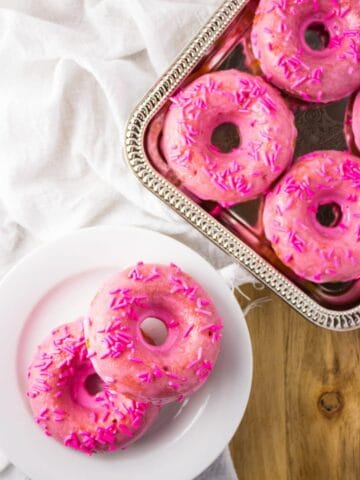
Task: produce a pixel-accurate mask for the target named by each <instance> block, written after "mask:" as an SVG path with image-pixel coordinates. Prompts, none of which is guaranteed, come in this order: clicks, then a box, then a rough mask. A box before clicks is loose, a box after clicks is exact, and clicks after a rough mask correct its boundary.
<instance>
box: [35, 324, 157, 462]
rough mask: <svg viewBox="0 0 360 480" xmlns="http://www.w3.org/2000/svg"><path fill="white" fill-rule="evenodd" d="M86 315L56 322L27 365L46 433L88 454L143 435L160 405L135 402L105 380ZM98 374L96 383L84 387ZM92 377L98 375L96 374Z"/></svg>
mask: <svg viewBox="0 0 360 480" xmlns="http://www.w3.org/2000/svg"><path fill="white" fill-rule="evenodd" d="M82 324H83V321H82V319H80V320H78V321H76V322H73V323H69V324H67V325H63V326H61V327H59V328H56V329H55V330H54V331H53V332H52V334H51V335H50V336H49V337H48V338H46V339H45V340H44V341H43V342H42V343H41V345H40V346H39V347H38V350H37V353H36V355H35V357H34V359H33V361H32V363H31V365H30V367H29V372H28V392H27V397H28V399H29V402H30V406H31V409H32V412H33V415H34V419H35V421H36V423H38V424H39V425H40V427H41V428H42V430H43V431H44V433H45V434H46V435H48V436H52V437H54V438H55V439H56V440H58V441H59V442H61V443H63V444H64V445H65V446H67V447H72V448H74V449H76V450H80V451H82V452H85V453H87V454H89V455H91V454H93V453H95V452H97V451H105V450H108V451H111V450H116V449H118V448H124V447H126V446H128V445H129V444H130V443H133V442H134V441H135V440H137V439H138V438H140V437H141V436H142V435H143V434H144V433H145V431H146V430H147V429H148V428H149V427H150V425H151V424H152V423H153V421H154V420H155V418H156V416H157V413H158V408H157V407H155V406H153V405H150V404H149V403H140V402H135V401H134V400H131V399H129V398H127V397H126V396H124V395H121V394H119V393H116V392H114V391H113V389H112V379H110V378H105V379H104V380H105V381H106V382H102V381H101V380H100V379H99V378H98V376H97V374H96V372H95V370H94V368H93V366H92V364H91V361H90V359H89V357H91V355H89V354H88V351H87V349H86V345H85V339H84V335H83V325H82ZM93 375H95V376H96V377H95V378H97V385H95V386H96V387H97V388H96V389H95V390H93V391H92V392H91V393H89V391H88V390H87V389H86V388H85V382H86V379H88V377H90V376H93ZM92 378H94V377H92Z"/></svg>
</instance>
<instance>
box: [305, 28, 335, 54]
mask: <svg viewBox="0 0 360 480" xmlns="http://www.w3.org/2000/svg"><path fill="white" fill-rule="evenodd" d="M304 37H305V43H306V45H307V46H308V47H309V48H310V49H311V50H313V51H315V52H322V51H323V50H326V49H327V48H328V46H329V43H330V33H329V30H328V29H327V28H326V25H325V24H324V23H321V22H312V23H310V25H308V26H307V28H306V29H305V32H304Z"/></svg>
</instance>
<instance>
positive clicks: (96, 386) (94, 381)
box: [84, 373, 104, 397]
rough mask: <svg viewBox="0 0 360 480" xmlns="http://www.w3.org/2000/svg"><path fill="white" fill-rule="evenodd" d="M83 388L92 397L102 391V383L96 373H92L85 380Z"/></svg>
mask: <svg viewBox="0 0 360 480" xmlns="http://www.w3.org/2000/svg"><path fill="white" fill-rule="evenodd" d="M84 388H85V390H86V391H87V393H88V394H89V395H90V396H92V397H93V396H94V395H96V394H97V393H100V392H102V391H103V390H104V382H103V381H102V379H101V378H100V377H99V375H98V374H97V373H92V374H91V375H89V376H87V377H86V378H85V381H84Z"/></svg>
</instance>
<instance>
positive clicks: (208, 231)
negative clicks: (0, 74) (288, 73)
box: [125, 0, 360, 331]
mask: <svg viewBox="0 0 360 480" xmlns="http://www.w3.org/2000/svg"><path fill="white" fill-rule="evenodd" d="M249 1H250V0H226V1H225V2H224V3H223V5H222V6H220V8H219V9H218V10H217V11H216V12H215V14H214V15H213V16H212V17H211V18H210V20H209V21H208V22H207V24H206V25H205V26H204V27H203V29H202V30H200V32H199V33H198V34H197V35H196V36H195V38H194V39H193V41H192V42H191V43H190V44H189V45H188V47H186V48H185V49H184V51H183V52H182V53H181V54H180V55H179V56H178V58H177V59H176V60H175V62H174V63H173V65H172V66H171V67H170V68H169V69H168V71H167V72H166V73H165V74H164V75H163V76H162V77H161V78H160V79H159V80H158V82H157V83H156V84H155V86H154V87H153V88H152V89H150V91H149V92H148V94H147V95H146V96H145V97H144V98H143V100H142V101H141V102H140V103H139V105H138V106H137V107H136V108H135V110H134V111H133V113H132V115H131V117H130V119H129V121H128V124H127V127H126V134H125V154H126V157H127V160H128V163H129V165H130V167H131V169H132V170H133V172H134V173H135V175H136V176H137V177H138V178H139V180H140V181H141V182H142V184H143V185H144V186H145V187H146V188H147V189H148V190H150V191H151V192H152V193H153V194H154V195H156V196H157V197H158V198H159V199H160V200H162V202H164V203H165V204H166V205H168V206H169V207H170V208H171V209H172V210H174V211H175V212H177V213H178V214H179V215H180V216H181V217H183V218H184V219H185V220H187V221H188V222H189V223H190V224H191V225H192V226H193V227H195V228H196V229H197V230H198V231H199V232H201V233H202V234H203V235H204V236H205V237H206V238H207V239H209V240H211V241H212V242H213V243H214V244H215V245H217V246H218V247H219V248H220V249H221V250H223V251H224V252H225V253H227V254H228V255H229V256H230V257H231V258H232V259H233V260H234V261H235V262H237V263H239V264H240V265H241V266H243V267H244V268H246V269H247V270H248V271H249V272H250V273H252V274H253V275H254V276H255V277H256V278H257V279H258V280H260V281H261V282H262V283H264V284H265V285H266V286H267V287H269V288H270V289H271V290H273V291H274V292H275V293H276V294H277V295H278V296H279V297H280V298H282V299H283V300H284V301H285V302H286V303H288V304H289V305H290V306H291V307H292V308H294V309H295V310H296V311H298V312H299V313H300V314H301V315H302V316H303V317H304V318H306V319H307V320H309V321H310V322H312V323H313V324H315V325H317V326H320V327H323V328H326V329H328V330H335V331H350V330H355V329H357V328H360V306H357V307H354V308H351V309H348V310H344V311H338V310H332V309H327V308H325V307H322V306H321V305H319V304H318V303H317V302H316V301H315V300H313V299H312V298H310V297H309V296H308V295H307V294H306V293H304V292H303V291H302V290H301V289H300V288H299V287H297V286H296V285H294V284H293V283H292V282H291V281H290V280H289V279H288V278H286V277H285V276H284V275H283V274H282V273H280V272H279V271H278V270H277V269H276V268H275V267H273V266H272V265H271V264H270V263H268V262H267V261H266V260H264V259H263V258H262V257H261V256H260V255H258V254H257V253H256V252H255V251H253V250H252V249H251V248H250V247H249V246H248V245H246V244H245V243H244V242H243V241H241V240H240V239H239V238H237V237H236V236H235V235H234V234H233V233H231V232H230V231H229V230H228V229H227V228H226V227H224V226H223V225H222V224H221V223H219V222H218V221H217V220H215V219H214V218H213V217H211V216H210V215H209V214H208V213H207V212H206V211H205V210H203V209H202V208H201V207H200V206H199V205H197V204H196V203H195V202H193V201H192V200H190V199H189V198H188V197H187V196H186V195H185V194H184V193H182V192H181V191H180V190H179V189H177V188H176V187H175V186H174V185H172V184H171V183H170V182H169V181H168V180H166V179H165V178H164V177H162V175H161V174H159V173H158V172H157V171H156V170H155V169H154V168H153V167H152V165H151V164H150V162H149V160H148V159H147V156H146V153H145V148H144V135H145V131H146V127H147V125H148V123H149V122H150V120H151V119H152V118H153V116H154V115H155V114H156V113H157V111H158V110H159V109H160V108H161V107H162V106H163V104H164V103H165V102H166V101H167V100H168V98H169V96H171V94H172V92H173V91H174V90H175V89H176V88H177V86H178V85H179V84H180V82H181V81H182V80H183V79H184V78H185V76H186V75H187V74H189V73H190V72H191V70H192V69H193V67H194V66H195V65H196V64H197V63H199V61H200V60H201V59H202V58H203V56H204V55H205V53H206V52H207V50H208V49H209V48H210V47H211V46H212V45H213V43H214V42H215V41H216V40H217V39H218V37H219V36H220V35H221V34H222V33H223V31H224V30H225V29H226V27H227V26H228V25H229V24H230V23H231V21H232V20H233V19H234V18H235V17H236V16H237V15H238V14H239V13H240V12H241V11H242V10H243V8H244V7H245V6H246V5H247V4H248V3H249Z"/></svg>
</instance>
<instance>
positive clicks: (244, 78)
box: [162, 70, 297, 206]
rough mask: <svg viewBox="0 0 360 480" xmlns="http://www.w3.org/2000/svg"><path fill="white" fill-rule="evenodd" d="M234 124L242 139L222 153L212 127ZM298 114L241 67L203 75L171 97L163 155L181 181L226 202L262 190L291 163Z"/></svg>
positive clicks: (209, 197) (206, 196) (205, 195)
mask: <svg viewBox="0 0 360 480" xmlns="http://www.w3.org/2000/svg"><path fill="white" fill-rule="evenodd" d="M223 123H232V124H234V125H235V126H236V127H237V129H238V131H239V134H240V145H239V147H237V148H235V149H233V150H232V151H231V152H229V153H222V152H221V151H220V150H219V149H218V148H217V147H215V146H214V145H212V143H211V137H212V133H213V131H214V129H215V128H216V127H218V126H219V125H221V124H223ZM296 134H297V133H296V129H295V126H294V117H293V114H292V113H291V112H290V110H289V109H288V107H287V106H286V104H285V102H284V101H283V99H282V98H281V96H280V94H279V93H278V92H277V91H275V89H273V88H272V87H271V86H270V85H268V84H267V83H266V82H265V81H264V80H262V79H261V78H260V77H255V76H253V75H249V74H247V73H243V72H239V71H238V70H226V71H221V72H214V73H210V74H207V75H204V76H202V77H200V78H198V79H197V80H195V81H194V82H193V83H191V84H190V85H188V86H187V87H185V88H184V89H183V90H181V91H180V92H179V93H178V94H177V95H176V96H175V97H173V98H172V106H171V107H170V109H169V112H168V114H167V116H166V119H165V124H164V131H163V141H162V147H163V152H164V155H165V157H166V159H167V161H168V163H169V165H170V166H171V168H172V169H173V170H174V171H175V172H176V175H177V176H178V177H179V178H180V180H181V181H182V183H183V185H184V186H185V187H187V188H188V189H189V190H190V191H191V192H193V193H194V194H195V195H197V196H198V197H199V198H201V199H203V200H214V201H217V202H219V203H220V204H221V205H223V206H228V205H232V204H235V203H239V202H244V201H246V200H249V199H251V198H255V197H256V196H258V195H259V194H261V193H263V192H264V191H265V190H267V188H268V187H269V186H270V185H271V183H272V182H273V181H274V180H275V179H276V178H277V177H278V176H279V175H280V174H281V172H282V171H283V170H284V169H285V168H286V167H287V166H288V165H289V163H290V162H291V160H292V156H293V152H294V144H295V140H296Z"/></svg>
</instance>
